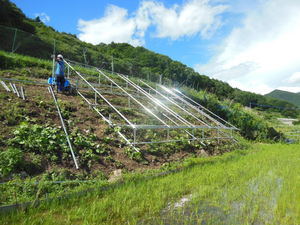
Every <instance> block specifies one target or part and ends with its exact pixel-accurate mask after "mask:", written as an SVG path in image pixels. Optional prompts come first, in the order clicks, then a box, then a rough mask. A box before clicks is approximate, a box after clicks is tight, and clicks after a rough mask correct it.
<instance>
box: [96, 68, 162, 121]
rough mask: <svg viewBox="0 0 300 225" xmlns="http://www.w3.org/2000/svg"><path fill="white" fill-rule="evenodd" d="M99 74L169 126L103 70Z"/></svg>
mask: <svg viewBox="0 0 300 225" xmlns="http://www.w3.org/2000/svg"><path fill="white" fill-rule="evenodd" d="M97 70H98V72H99V73H101V74H102V75H103V76H104V77H105V78H106V79H108V80H109V81H110V82H112V83H113V84H114V85H116V86H117V87H118V88H120V90H122V91H123V92H124V93H125V94H127V95H128V96H129V97H130V98H131V99H133V100H134V101H135V102H136V103H137V104H139V105H140V106H141V107H142V108H144V109H145V110H146V112H148V113H149V114H151V115H152V116H153V117H154V118H156V119H157V120H159V121H160V122H161V123H162V124H164V125H166V126H168V124H167V123H165V122H164V121H163V120H161V119H160V118H159V117H158V116H157V115H155V114H154V113H153V112H152V111H151V110H150V109H148V108H147V107H146V106H144V105H143V104H142V103H141V102H140V101H138V100H137V99H136V98H134V97H133V96H132V95H131V94H130V93H128V92H127V91H126V90H124V89H123V88H122V87H121V86H120V85H118V84H117V83H116V82H115V81H113V80H112V79H110V78H109V77H108V76H106V75H105V74H104V73H103V72H102V71H101V70H99V69H97Z"/></svg>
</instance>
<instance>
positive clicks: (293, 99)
mask: <svg viewBox="0 0 300 225" xmlns="http://www.w3.org/2000/svg"><path fill="white" fill-rule="evenodd" d="M265 96H268V97H272V98H276V99H279V100H283V101H287V102H290V103H292V104H294V105H296V106H298V107H300V92H299V93H292V92H288V91H282V90H274V91H272V92H270V93H268V94H266V95H265Z"/></svg>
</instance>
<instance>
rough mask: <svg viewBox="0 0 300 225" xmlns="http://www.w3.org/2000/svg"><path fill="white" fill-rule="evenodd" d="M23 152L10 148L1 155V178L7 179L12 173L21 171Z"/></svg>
mask: <svg viewBox="0 0 300 225" xmlns="http://www.w3.org/2000/svg"><path fill="white" fill-rule="evenodd" d="M23 156H24V154H23V152H22V151H21V150H20V149H17V148H8V149H7V150H6V151H3V152H1V153H0V177H5V176H7V175H9V174H10V173H12V172H15V171H17V170H19V169H21V167H22V164H23Z"/></svg>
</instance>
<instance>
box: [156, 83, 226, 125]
mask: <svg viewBox="0 0 300 225" xmlns="http://www.w3.org/2000/svg"><path fill="white" fill-rule="evenodd" d="M159 87H160V88H161V89H163V90H164V91H166V92H167V93H170V94H171V95H173V96H174V97H175V99H179V100H180V101H181V102H183V103H185V104H186V105H188V106H190V107H191V108H193V109H195V110H196V111H197V112H199V113H200V114H201V115H203V116H205V117H206V118H208V119H210V120H211V121H213V122H214V123H216V124H218V125H220V126H221V127H224V125H223V124H222V123H220V122H219V121H217V120H215V119H214V118H212V117H211V116H209V115H208V114H206V113H205V112H203V111H201V110H199V109H198V108H197V107H195V106H194V105H192V104H191V103H189V102H188V101H186V100H185V99H183V98H182V97H180V96H178V95H177V94H175V93H174V92H173V91H172V90H171V89H169V88H167V87H165V86H163V85H159ZM203 108H204V107H203Z"/></svg>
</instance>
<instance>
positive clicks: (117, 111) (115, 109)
mask: <svg viewBox="0 0 300 225" xmlns="http://www.w3.org/2000/svg"><path fill="white" fill-rule="evenodd" d="M64 62H66V61H65V60H64ZM66 64H67V65H68V66H69V67H70V68H71V69H72V70H73V71H74V72H75V73H76V74H77V75H78V76H79V77H80V78H81V79H82V80H83V81H84V82H86V83H87V84H88V85H89V86H90V87H91V88H92V89H93V90H94V91H95V92H96V93H97V94H98V95H99V96H100V97H101V98H102V99H103V100H104V101H105V102H106V103H107V104H108V105H109V106H110V107H112V109H113V110H114V111H115V112H116V113H117V114H119V116H121V117H122V118H123V119H124V120H125V121H126V122H127V123H128V124H129V125H130V126H132V128H134V124H132V123H131V122H130V121H129V120H128V119H127V118H126V117H125V116H124V115H123V114H122V113H121V112H120V111H119V110H118V109H117V108H115V107H114V105H113V104H111V103H110V101H108V100H107V99H106V98H105V97H104V96H103V95H102V94H100V92H99V91H98V90H97V89H96V88H94V87H93V85H91V84H90V83H89V82H88V81H87V80H86V79H85V78H84V77H83V76H82V75H81V74H80V73H79V72H77V71H76V70H75V69H74V68H73V67H72V66H71V65H70V64H69V63H68V62H66Z"/></svg>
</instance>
